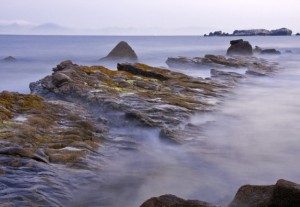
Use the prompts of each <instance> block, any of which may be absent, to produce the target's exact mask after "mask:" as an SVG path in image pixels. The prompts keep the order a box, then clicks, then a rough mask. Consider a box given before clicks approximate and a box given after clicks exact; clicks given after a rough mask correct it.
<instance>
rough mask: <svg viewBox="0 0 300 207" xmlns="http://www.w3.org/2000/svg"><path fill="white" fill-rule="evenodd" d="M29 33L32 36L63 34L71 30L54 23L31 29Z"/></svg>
mask: <svg viewBox="0 0 300 207" xmlns="http://www.w3.org/2000/svg"><path fill="white" fill-rule="evenodd" d="M31 31H32V33H34V34H65V33H68V32H71V29H69V28H67V27H63V26H60V25H58V24H54V23H45V24H41V25H38V26H35V27H33V28H32V29H31Z"/></svg>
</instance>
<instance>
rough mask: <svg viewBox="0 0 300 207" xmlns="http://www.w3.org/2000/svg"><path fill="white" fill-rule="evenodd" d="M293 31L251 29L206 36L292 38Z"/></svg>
mask: <svg viewBox="0 0 300 207" xmlns="http://www.w3.org/2000/svg"><path fill="white" fill-rule="evenodd" d="M292 34H293V31H292V30H290V29H287V28H281V29H275V30H266V29H249V30H234V31H233V33H232V34H229V33H225V32H222V31H215V32H210V33H209V34H208V35H207V34H205V35H204V36H206V37H207V36H209V37H213V36H291V35H292Z"/></svg>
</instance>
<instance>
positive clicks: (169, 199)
mask: <svg viewBox="0 0 300 207" xmlns="http://www.w3.org/2000/svg"><path fill="white" fill-rule="evenodd" d="M141 207H216V206H215V205H212V204H209V203H206V202H203V201H198V200H184V199H182V198H179V197H177V196H174V195H162V196H159V197H153V198H150V199H149V200H147V201H145V202H144V203H143V204H142V205H141Z"/></svg>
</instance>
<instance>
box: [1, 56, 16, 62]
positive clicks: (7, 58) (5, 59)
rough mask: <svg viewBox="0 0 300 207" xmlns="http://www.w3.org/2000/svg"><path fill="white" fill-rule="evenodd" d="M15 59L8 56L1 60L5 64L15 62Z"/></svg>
mask: <svg viewBox="0 0 300 207" xmlns="http://www.w3.org/2000/svg"><path fill="white" fill-rule="evenodd" d="M16 60H17V59H16V58H15V57H13V56H8V57H6V58H4V59H3V61H6V62H15V61H16Z"/></svg>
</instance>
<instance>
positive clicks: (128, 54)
mask: <svg viewBox="0 0 300 207" xmlns="http://www.w3.org/2000/svg"><path fill="white" fill-rule="evenodd" d="M137 59H138V57H137V55H136V53H135V51H134V50H133V49H132V48H131V47H130V45H129V44H128V43H127V42H124V41H121V42H119V43H118V44H117V45H116V46H115V47H114V48H113V49H112V51H111V52H110V53H109V54H108V55H107V56H106V57H104V58H101V59H100V61H121V62H136V61H137Z"/></svg>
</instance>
